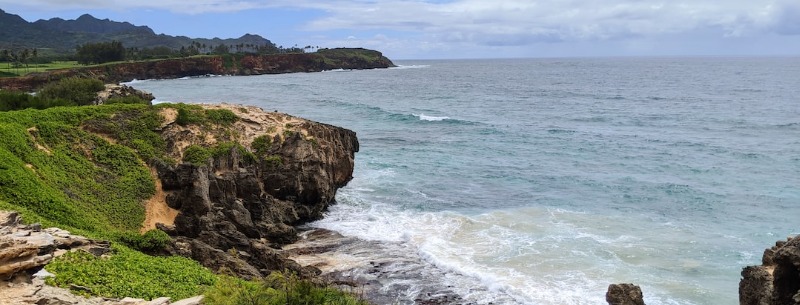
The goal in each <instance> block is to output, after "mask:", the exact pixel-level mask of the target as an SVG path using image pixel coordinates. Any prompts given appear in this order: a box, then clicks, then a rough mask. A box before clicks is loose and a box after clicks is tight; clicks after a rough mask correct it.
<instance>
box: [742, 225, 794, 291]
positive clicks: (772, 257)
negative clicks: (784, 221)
mask: <svg viewBox="0 0 800 305" xmlns="http://www.w3.org/2000/svg"><path fill="white" fill-rule="evenodd" d="M761 261H762V262H761V263H762V265H761V266H748V267H745V268H744V269H743V270H742V280H741V281H740V282H739V304H741V305H798V304H800V236H795V237H794V238H789V239H787V240H786V241H779V242H777V243H775V246H774V247H772V248H769V249H766V250H765V251H764V256H763V257H762V259H761Z"/></svg>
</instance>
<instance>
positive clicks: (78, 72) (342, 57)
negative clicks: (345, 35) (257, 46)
mask: <svg viewBox="0 0 800 305" xmlns="http://www.w3.org/2000/svg"><path fill="white" fill-rule="evenodd" d="M394 66H395V65H394V63H392V61H391V60H390V59H388V58H386V57H385V56H383V54H382V53H380V52H378V51H373V50H367V49H361V48H341V49H325V50H320V51H318V52H315V53H294V54H271V55H252V54H228V55H207V56H197V57H187V58H178V59H163V60H152V61H139V62H120V63H109V64H103V65H97V66H86V67H80V68H74V69H64V70H53V71H48V72H39V73H31V74H28V75H26V76H21V77H7V78H0V89H5V90H20V91H32V90H34V89H36V88H39V87H41V86H43V85H44V84H46V83H49V82H53V81H57V80H59V79H62V78H67V77H84V78H97V79H100V80H102V81H103V82H105V83H121V82H130V81H132V80H134V79H177V78H182V77H192V76H203V75H263V74H284V73H298V72H321V71H326V70H335V69H351V70H360V69H379V68H389V67H394Z"/></svg>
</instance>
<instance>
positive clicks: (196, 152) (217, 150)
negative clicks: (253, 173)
mask: <svg viewBox="0 0 800 305" xmlns="http://www.w3.org/2000/svg"><path fill="white" fill-rule="evenodd" d="M234 149H236V150H237V151H238V153H239V154H240V155H241V156H243V157H244V159H245V160H249V161H250V162H253V161H254V160H255V159H256V158H255V155H253V153H251V152H249V151H247V149H246V148H244V146H242V145H241V144H239V143H234V142H221V143H218V144H217V145H215V146H212V147H203V146H200V145H191V146H189V147H187V148H186V150H185V151H184V152H183V161H184V162H189V163H192V164H195V165H203V164H205V162H206V160H208V158H211V157H214V158H217V157H220V156H225V155H228V154H230V153H231V151H233V150H234Z"/></svg>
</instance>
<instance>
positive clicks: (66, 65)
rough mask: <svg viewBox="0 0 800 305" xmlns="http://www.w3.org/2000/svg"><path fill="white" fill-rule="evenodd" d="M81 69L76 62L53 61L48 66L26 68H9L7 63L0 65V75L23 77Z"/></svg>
mask: <svg viewBox="0 0 800 305" xmlns="http://www.w3.org/2000/svg"><path fill="white" fill-rule="evenodd" d="M77 67H82V65H80V64H78V62H77V61H54V62H51V63H49V64H28V67H27V68H26V67H25V66H24V65H23V66H22V67H19V68H14V67H13V66H12V67H9V65H8V63H0V75H3V74H4V73H8V75H12V76H23V75H26V74H28V73H34V72H44V71H50V70H59V69H70V68H77Z"/></svg>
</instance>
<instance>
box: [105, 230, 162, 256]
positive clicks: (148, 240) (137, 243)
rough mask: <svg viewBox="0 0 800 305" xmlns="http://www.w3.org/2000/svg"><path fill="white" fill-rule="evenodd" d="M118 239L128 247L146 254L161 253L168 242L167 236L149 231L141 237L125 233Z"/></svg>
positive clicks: (134, 233) (159, 231)
mask: <svg viewBox="0 0 800 305" xmlns="http://www.w3.org/2000/svg"><path fill="white" fill-rule="evenodd" d="M118 239H119V241H120V242H122V243H124V244H125V245H127V246H128V247H131V248H133V249H135V250H139V251H142V252H148V253H152V252H157V251H161V250H163V249H164V248H165V247H166V246H167V245H169V242H170V238H169V235H167V233H164V231H161V230H150V231H147V232H145V233H144V234H141V235H140V234H139V233H136V232H125V233H122V234H121V235H120V236H119V237H118Z"/></svg>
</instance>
